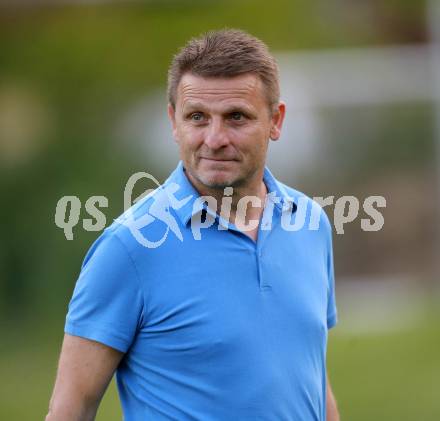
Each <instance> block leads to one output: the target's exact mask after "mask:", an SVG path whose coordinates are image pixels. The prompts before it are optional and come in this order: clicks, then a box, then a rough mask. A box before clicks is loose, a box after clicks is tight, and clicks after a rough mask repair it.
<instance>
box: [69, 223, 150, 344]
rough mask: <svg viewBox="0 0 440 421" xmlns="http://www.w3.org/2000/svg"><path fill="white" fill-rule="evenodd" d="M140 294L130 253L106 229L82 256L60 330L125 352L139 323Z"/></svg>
mask: <svg viewBox="0 0 440 421" xmlns="http://www.w3.org/2000/svg"><path fill="white" fill-rule="evenodd" d="M142 297H143V296H142V293H141V291H140V284H139V279H138V274H137V272H136V268H135V266H134V262H133V261H132V259H131V256H130V255H129V254H128V251H127V250H126V248H125V246H124V244H123V243H122V242H121V240H120V239H119V238H118V237H117V235H116V234H115V233H114V232H111V231H107V230H106V231H104V232H103V234H102V235H101V236H100V237H99V238H98V239H97V240H96V241H95V242H94V243H93V245H92V247H91V248H90V249H89V251H88V252H87V255H86V257H85V259H84V262H83V265H82V268H81V272H80V275H79V278H78V280H77V282H76V286H75V289H74V292H73V296H72V299H71V301H70V303H69V309H68V313H67V317H66V324H65V328H64V331H65V332H66V333H68V334H70V335H74V336H80V337H83V338H86V339H91V340H94V341H97V342H101V343H103V344H104V345H107V346H110V347H112V348H115V349H117V350H118V351H121V352H126V351H127V350H128V348H129V347H130V345H131V343H132V342H133V339H134V337H135V335H136V332H137V330H138V328H139V326H140V325H141V323H142V318H143V298H142Z"/></svg>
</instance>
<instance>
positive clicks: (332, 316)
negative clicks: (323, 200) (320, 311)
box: [325, 217, 338, 329]
mask: <svg viewBox="0 0 440 421" xmlns="http://www.w3.org/2000/svg"><path fill="white" fill-rule="evenodd" d="M325 219H326V221H327V222H328V224H327V274H328V276H327V279H328V286H327V288H328V289H327V328H328V329H331V328H332V327H333V326H335V325H336V323H337V321H338V312H337V308H336V294H335V271H334V263H333V242H332V229H331V225H330V222H329V221H328V218H327V217H326V218H325Z"/></svg>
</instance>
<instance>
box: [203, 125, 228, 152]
mask: <svg viewBox="0 0 440 421" xmlns="http://www.w3.org/2000/svg"><path fill="white" fill-rule="evenodd" d="M204 143H205V144H206V145H207V146H209V148H211V149H219V148H221V147H223V146H226V145H227V144H228V143H229V139H228V134H227V130H226V127H224V124H223V121H221V120H220V119H212V120H211V123H210V124H209V126H208V130H207V131H206V136H205V142H204Z"/></svg>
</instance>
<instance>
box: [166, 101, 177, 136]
mask: <svg viewBox="0 0 440 421" xmlns="http://www.w3.org/2000/svg"><path fill="white" fill-rule="evenodd" d="M168 118H169V120H170V122H171V126H172V129H173V137H174V140H175V141H176V142H177V143H179V139H178V136H177V124H176V110H175V109H174V107H173V106H172V105H171V104H170V103H168Z"/></svg>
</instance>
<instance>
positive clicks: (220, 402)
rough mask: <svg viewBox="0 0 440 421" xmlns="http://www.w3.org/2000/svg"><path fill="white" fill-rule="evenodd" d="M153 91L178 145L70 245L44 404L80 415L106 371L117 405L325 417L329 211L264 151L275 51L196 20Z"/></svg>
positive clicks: (134, 412)
mask: <svg viewBox="0 0 440 421" xmlns="http://www.w3.org/2000/svg"><path fill="white" fill-rule="evenodd" d="M168 93H169V106H168V114H169V117H170V120H171V123H172V127H173V134H174V137H175V139H176V142H177V144H178V146H179V150H180V156H181V161H180V163H179V164H178V166H177V168H176V169H175V170H174V172H173V173H172V174H171V175H170V177H169V178H168V179H167V180H166V182H165V183H164V185H163V186H161V187H160V188H158V189H156V190H155V191H154V192H153V193H152V194H150V195H148V196H146V197H145V198H143V199H142V200H140V201H138V202H137V203H136V204H135V205H134V206H132V207H131V208H130V209H128V210H127V211H126V212H124V214H123V215H122V216H121V217H120V218H119V219H118V220H117V221H116V222H115V223H113V224H112V225H111V226H110V227H108V228H107V229H106V230H105V231H104V233H103V234H102V235H101V236H100V237H99V238H98V240H97V241H95V243H94V244H93V246H92V247H91V249H90V250H89V252H88V254H87V256H86V257H85V260H84V262H83V266H82V270H81V274H80V276H79V279H78V281H77V284H76V287H75V291H74V293H73V297H72V300H71V302H70V305H69V312H68V315H67V320H66V326H65V333H66V334H65V338H64V343H63V347H62V351H61V357H60V362H59V369H58V375H57V379H56V384H55V388H54V392H53V396H52V399H51V402H50V409H49V414H48V415H47V420H48V421H53V420H59V421H69V420H93V419H94V417H95V414H96V411H97V409H98V405H99V402H100V400H101V398H102V396H103V394H104V392H105V389H106V387H107V385H108V383H109V381H110V379H111V377H112V376H113V373H114V372H115V371H116V374H117V383H118V390H119V395H120V399H121V403H122V409H123V413H124V419H125V420H126V421H137V420H152V421H162V420H176V421H185V420H200V421H230V420H249V421H250V420H253V421H254V420H261V421H309V420H310V421H312V420H313V421H317V420H320V421H323V420H326V419H327V420H329V421H335V420H338V419H339V416H338V412H337V409H336V404H335V400H334V397H333V394H332V392H331V388H330V385H329V382H328V378H327V375H326V348H327V337H328V329H329V328H331V327H332V326H334V325H335V323H336V306H335V298H334V279H333V262H332V260H333V258H332V245H331V228H330V224H329V221H328V218H327V217H326V215H325V214H324V213H323V212H322V209H321V208H319V206H318V205H317V204H316V203H315V202H313V201H312V200H311V199H309V198H307V196H305V195H304V194H302V193H300V192H298V191H296V190H294V189H292V188H289V187H287V186H285V185H284V184H282V183H280V182H279V181H277V180H276V179H275V178H274V176H273V175H272V174H271V172H270V171H269V170H268V169H267V168H266V167H265V160H266V152H267V147H268V143H269V139H272V140H277V139H278V138H279V136H280V131H281V126H282V123H283V119H284V114H285V105H284V103H282V102H280V101H279V86H278V69H277V65H276V63H275V60H274V59H273V57H272V56H271V55H270V53H269V52H268V50H267V47H266V46H265V44H264V43H262V42H261V41H260V40H258V39H256V38H254V37H252V36H250V35H248V34H246V33H245V32H242V31H238V30H222V31H217V32H211V33H208V34H206V35H203V36H202V37H200V38H198V39H193V40H191V41H190V42H189V43H188V44H187V45H186V46H185V47H184V48H183V49H182V50H181V51H180V52H179V53H178V54H177V55H176V56H175V57H174V60H173V62H172V65H171V67H170V71H169V81H168ZM317 216H318V218H317ZM301 220H302V222H303V223H302V224H301V223H300V222H301ZM304 221H305V222H304Z"/></svg>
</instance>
